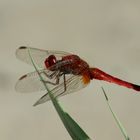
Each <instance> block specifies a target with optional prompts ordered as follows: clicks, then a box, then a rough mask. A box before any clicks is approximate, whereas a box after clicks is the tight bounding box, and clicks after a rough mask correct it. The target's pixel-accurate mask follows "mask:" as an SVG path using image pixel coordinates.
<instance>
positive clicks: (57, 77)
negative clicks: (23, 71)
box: [42, 72, 60, 85]
mask: <svg viewBox="0 0 140 140" xmlns="http://www.w3.org/2000/svg"><path fill="white" fill-rule="evenodd" d="M44 74H45V73H44ZM53 74H54V75H55V78H56V81H55V82H50V81H45V80H42V81H43V82H44V83H47V84H51V85H58V84H59V80H60V78H59V76H60V72H57V73H56V72H55V73H53ZM56 74H57V75H56Z"/></svg>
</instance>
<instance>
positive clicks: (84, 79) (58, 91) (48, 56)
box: [16, 46, 140, 106]
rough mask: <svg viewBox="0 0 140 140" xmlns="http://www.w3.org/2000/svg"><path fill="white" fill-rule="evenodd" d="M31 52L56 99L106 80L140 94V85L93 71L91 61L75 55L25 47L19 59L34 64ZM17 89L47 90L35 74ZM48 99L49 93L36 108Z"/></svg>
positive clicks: (21, 81) (20, 80)
mask: <svg viewBox="0 0 140 140" xmlns="http://www.w3.org/2000/svg"><path fill="white" fill-rule="evenodd" d="M28 49H30V53H31V56H32V58H33V60H34V62H35V64H36V65H37V66H38V68H39V73H40V74H41V75H42V76H43V82H45V83H47V84H48V86H49V88H50V89H51V91H52V93H53V95H54V96H55V97H60V96H63V95H65V94H69V93H73V92H75V91H78V90H80V89H82V88H84V87H86V86H87V85H88V84H89V83H90V81H91V80H93V79H97V80H104V81H107V82H110V83H115V84H117V85H120V86H124V87H127V88H130V89H134V90H136V91H140V86H139V85H135V84H133V83H130V82H126V81H123V80H121V79H118V78H116V77H113V76H111V75H109V74H107V73H105V72H103V71H101V70H100V69H98V68H91V67H90V66H89V65H88V63H87V62H85V61H84V60H82V59H81V58H80V57H79V56H77V55H74V54H71V53H67V52H63V51H50V50H41V49H36V48H29V47H24V46H23V47H20V48H18V49H17V51H16V56H17V58H18V59H20V60H22V61H24V62H26V63H28V64H31V65H32V62H31V59H30V56H29V53H28ZM16 90H17V91H19V92H23V93H28V92H36V91H41V90H46V89H45V87H44V85H43V84H42V81H40V79H39V76H38V73H37V72H36V71H35V72H31V73H28V74H26V75H24V76H22V77H21V78H20V79H19V80H18V82H17V83H16ZM48 100H50V97H49V95H48V93H46V94H45V95H43V96H42V97H41V98H40V99H39V100H38V101H37V102H36V103H35V104H34V106H35V105H38V104H42V103H44V102H46V101H48Z"/></svg>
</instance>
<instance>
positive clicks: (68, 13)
mask: <svg viewBox="0 0 140 140" xmlns="http://www.w3.org/2000/svg"><path fill="white" fill-rule="evenodd" d="M21 45H26V46H32V47H36V48H42V49H49V50H50V49H52V50H53V49H55V50H63V51H68V52H72V53H75V54H78V55H80V56H81V57H82V58H84V59H85V60H86V61H88V62H89V63H90V64H91V66H96V67H98V68H101V69H102V70H104V71H106V72H108V73H110V74H112V75H115V76H118V77H120V78H122V79H125V80H128V81H131V82H134V83H136V84H140V61H139V60H140V1H138V0H129V1H125V0H118V1H111V0H105V1H104V0H94V1H93V0H87V1H85V0H71V1H69V0H59V1H57V0H40V1H37V0H36V1H35V0H29V1H27V0H24V1H23V0H13V1H8V0H0V65H1V67H0V139H1V140H15V139H17V140H55V139H59V140H71V138H70V136H69V135H68V133H67V132H66V130H65V129H64V126H63V124H62V122H61V121H60V119H59V117H58V115H57V114H56V112H55V110H54V108H53V106H52V104H51V102H48V103H46V104H43V105H40V106H38V107H36V108H34V107H33V106H32V104H33V103H34V102H35V101H36V100H37V99H38V98H39V97H41V96H42V95H43V94H44V93H43V92H40V93H36V94H35V93H32V94H19V93H16V92H15V90H14V85H15V83H16V81H17V79H18V78H19V77H20V76H21V75H23V74H25V73H27V72H30V71H33V70H34V69H33V67H30V66H28V65H26V64H24V63H22V62H21V61H19V60H17V59H16V57H15V50H16V49H17V48H18V47H19V46H21ZM100 85H103V86H104V88H105V90H106V92H107V93H108V96H109V97H110V99H111V105H112V107H113V109H114V111H115V112H116V113H117V114H118V116H119V118H120V120H121V121H122V122H123V124H124V126H125V128H126V130H127V131H128V133H129V135H130V137H131V139H132V140H139V138H140V109H139V107H140V94H139V93H138V92H135V91H133V90H129V89H126V88H122V87H119V86H116V85H114V84H108V83H105V82H102V83H101V82H98V81H92V82H91V84H90V85H89V86H88V87H87V88H85V89H83V90H81V91H79V92H78V93H76V94H71V95H68V96H65V97H63V98H61V99H60V100H61V103H62V104H63V106H64V108H65V109H66V110H67V112H69V113H70V114H71V116H72V117H73V118H74V119H75V120H76V121H77V122H78V123H79V124H80V126H81V127H82V128H83V129H84V130H85V131H86V132H87V134H88V135H89V136H90V137H91V139H94V138H95V139H96V140H103V139H104V140H123V136H122V134H121V133H120V130H119V129H118V128H117V127H116V125H115V123H114V120H113V118H112V116H111V114H110V112H109V109H108V107H107V105H106V102H105V99H104V96H103V94H102V91H101V89H100Z"/></svg>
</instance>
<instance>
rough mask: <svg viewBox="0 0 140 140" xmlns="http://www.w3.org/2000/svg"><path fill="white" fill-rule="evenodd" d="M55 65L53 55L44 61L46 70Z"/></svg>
mask: <svg viewBox="0 0 140 140" xmlns="http://www.w3.org/2000/svg"><path fill="white" fill-rule="evenodd" d="M54 64H56V57H55V56H54V55H50V56H49V57H48V58H47V59H46V60H45V66H46V68H49V67H51V66H53V65H54Z"/></svg>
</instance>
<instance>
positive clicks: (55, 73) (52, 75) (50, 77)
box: [40, 71, 59, 79]
mask: <svg viewBox="0 0 140 140" xmlns="http://www.w3.org/2000/svg"><path fill="white" fill-rule="evenodd" d="M58 73H59V71H54V72H53V73H52V74H50V75H49V74H47V73H46V72H44V71H43V72H40V74H44V75H45V76H46V77H47V78H49V79H53V78H54V77H55V76H56V75H58Z"/></svg>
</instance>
